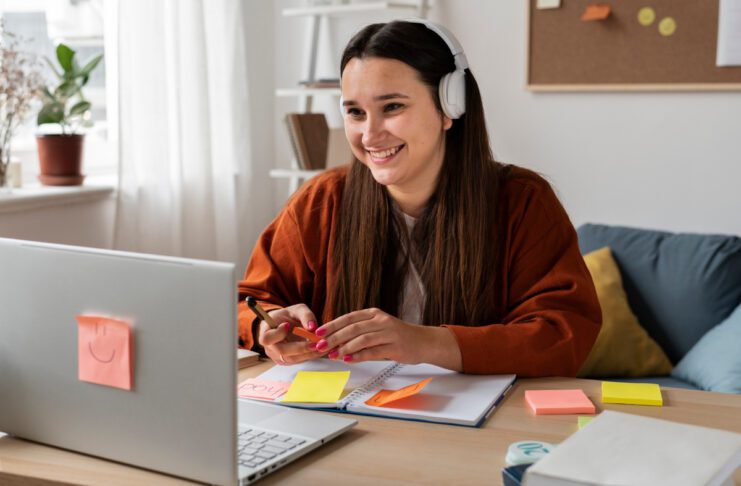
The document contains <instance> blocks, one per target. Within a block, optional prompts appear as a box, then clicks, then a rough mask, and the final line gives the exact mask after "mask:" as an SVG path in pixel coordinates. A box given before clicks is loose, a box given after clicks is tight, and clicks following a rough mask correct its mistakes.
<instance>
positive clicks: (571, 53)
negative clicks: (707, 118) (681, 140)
mask: <svg viewBox="0 0 741 486" xmlns="http://www.w3.org/2000/svg"><path fill="white" fill-rule="evenodd" d="M537 1H538V0H529V5H530V9H529V15H528V23H529V25H528V63H527V67H528V72H527V88H528V89H529V90H531V91H641V90H643V91H652V90H674V91H678V90H741V66H726V67H718V66H716V47H717V40H718V39H717V36H718V2H717V1H707V2H698V1H697V0H641V1H638V0H620V1H617V0H611V1H608V0H598V1H595V0H591V1H590V0H563V1H562V2H560V5H559V6H558V7H557V8H548V9H545V8H538V5H537ZM607 7H609V15H606V16H605V15H604V14H605V13H606V12H608V11H607V10H606V8H607ZM598 13H602V16H603V17H604V18H602V19H596V18H595V16H596V15H597V14H598ZM585 14H587V15H586V19H585V20H587V21H585V20H582V18H583V16H584V15H585Z"/></svg>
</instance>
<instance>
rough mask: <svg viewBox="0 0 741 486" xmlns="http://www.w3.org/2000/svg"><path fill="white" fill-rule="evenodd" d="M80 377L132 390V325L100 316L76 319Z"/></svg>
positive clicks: (100, 383)
mask: <svg viewBox="0 0 741 486" xmlns="http://www.w3.org/2000/svg"><path fill="white" fill-rule="evenodd" d="M75 318H76V319H77V362H78V378H79V379H80V380H81V381H88V382H90V383H97V384H98V385H106V386H112V387H115V388H121V389H124V390H131V386H132V379H131V377H132V375H133V356H132V347H133V346H132V342H131V334H132V331H131V325H130V324H129V323H128V322H125V321H120V320H116V319H111V318H109V317H99V316H76V317H75Z"/></svg>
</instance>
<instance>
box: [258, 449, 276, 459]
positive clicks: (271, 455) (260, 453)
mask: <svg viewBox="0 0 741 486" xmlns="http://www.w3.org/2000/svg"><path fill="white" fill-rule="evenodd" d="M275 456H276V454H275V453H273V452H269V451H266V450H261V451H257V452H256V453H255V457H262V458H264V459H272V458H274V457H275Z"/></svg>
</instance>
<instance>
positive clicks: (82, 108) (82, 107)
mask: <svg viewBox="0 0 741 486" xmlns="http://www.w3.org/2000/svg"><path fill="white" fill-rule="evenodd" d="M90 106H91V105H90V102H89V101H80V102H79V103H77V104H76V105H75V106H73V107H72V108H70V110H69V115H68V116H70V117H72V116H77V115H83V114H84V113H85V112H86V111H88V110H89V109H90Z"/></svg>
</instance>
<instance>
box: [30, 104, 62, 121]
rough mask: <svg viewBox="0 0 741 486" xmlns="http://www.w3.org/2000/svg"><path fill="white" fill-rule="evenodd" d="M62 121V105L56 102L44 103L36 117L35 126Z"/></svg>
mask: <svg viewBox="0 0 741 486" xmlns="http://www.w3.org/2000/svg"><path fill="white" fill-rule="evenodd" d="M63 120H64V105H63V104H62V103H58V102H51V103H46V104H44V106H43V107H42V108H41V111H39V115H38V116H37V117H36V124H37V125H44V124H46V123H62V121H63Z"/></svg>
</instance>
